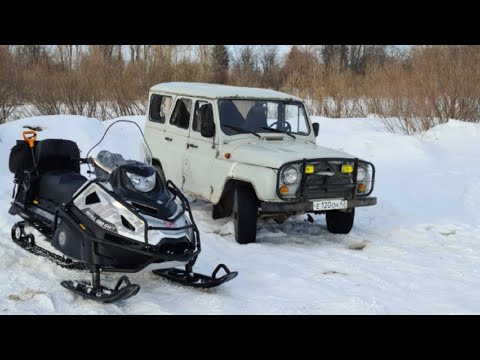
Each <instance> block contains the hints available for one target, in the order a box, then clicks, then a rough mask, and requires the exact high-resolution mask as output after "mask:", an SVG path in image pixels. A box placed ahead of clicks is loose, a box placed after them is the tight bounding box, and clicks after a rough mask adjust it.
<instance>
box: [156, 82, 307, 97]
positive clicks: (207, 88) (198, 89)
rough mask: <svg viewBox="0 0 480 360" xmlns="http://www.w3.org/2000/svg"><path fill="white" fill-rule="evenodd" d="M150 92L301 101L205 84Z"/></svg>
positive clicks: (169, 86)
mask: <svg viewBox="0 0 480 360" xmlns="http://www.w3.org/2000/svg"><path fill="white" fill-rule="evenodd" d="M150 91H152V92H162V93H171V94H178V95H186V96H194V97H203V98H209V99H225V98H237V99H269V100H296V101H302V100H301V99H300V98H298V97H296V96H293V95H289V94H285V93H282V92H279V91H274V90H270V89H260V88H249V87H240V86H228V85H217V84H206V83H187V82H169V83H162V84H158V85H155V86H153V87H152V88H151V89H150Z"/></svg>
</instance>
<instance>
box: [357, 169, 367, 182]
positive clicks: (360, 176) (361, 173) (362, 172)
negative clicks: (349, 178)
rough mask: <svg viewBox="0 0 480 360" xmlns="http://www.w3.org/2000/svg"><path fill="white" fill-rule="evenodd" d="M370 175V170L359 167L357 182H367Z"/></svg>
mask: <svg viewBox="0 0 480 360" xmlns="http://www.w3.org/2000/svg"><path fill="white" fill-rule="evenodd" d="M367 175H368V170H367V168H366V167H364V166H359V167H358V169H357V181H360V182H361V181H365V179H366V178H367Z"/></svg>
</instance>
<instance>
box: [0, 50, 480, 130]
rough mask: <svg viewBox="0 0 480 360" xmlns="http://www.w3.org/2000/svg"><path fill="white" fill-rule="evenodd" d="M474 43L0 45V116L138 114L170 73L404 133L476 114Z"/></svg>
mask: <svg viewBox="0 0 480 360" xmlns="http://www.w3.org/2000/svg"><path fill="white" fill-rule="evenodd" d="M479 60H480V46H449V45H442V46H438V45H437V46H418V45H416V46H386V45H301V46H300V45H295V46H272V45H268V46H266V45H248V46H228V45H92V46H86V45H55V46H53V45H52V46H47V45H15V46H12V45H10V46H8V45H3V46H0V123H2V122H5V121H10V120H15V119H18V118H21V117H24V116H34V115H51V114H74V115H84V116H89V117H93V116H95V117H97V118H99V119H104V120H105V119H111V118H114V117H118V116H126V115H138V114H144V113H145V110H146V106H147V93H148V89H149V88H150V87H151V86H152V85H154V84H157V83H161V82H168V81H194V82H209V83H218V84H230V85H239V86H250V87H266V88H271V89H275V90H280V91H284V92H287V93H291V94H294V95H297V96H299V97H302V98H305V99H306V100H307V104H308V110H309V112H310V114H312V115H317V116H326V117H330V118H348V117H368V116H373V117H378V118H380V119H382V120H383V122H384V123H385V125H386V126H387V128H388V129H390V130H392V131H396V130H400V131H401V132H403V133H405V134H411V133H415V132H418V131H426V130H428V129H429V128H431V127H432V126H435V125H438V124H442V123H446V122H448V119H457V120H461V121H466V122H479V121H480V88H479V87H478V86H477V84H478V82H479V80H480V61H479Z"/></svg>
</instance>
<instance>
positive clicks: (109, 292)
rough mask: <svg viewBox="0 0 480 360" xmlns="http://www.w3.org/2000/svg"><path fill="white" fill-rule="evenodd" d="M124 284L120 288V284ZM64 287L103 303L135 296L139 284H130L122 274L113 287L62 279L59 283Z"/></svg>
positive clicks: (85, 297)
mask: <svg viewBox="0 0 480 360" xmlns="http://www.w3.org/2000/svg"><path fill="white" fill-rule="evenodd" d="M123 283H125V286H124V287H122V288H120V286H122V284H123ZM60 285H62V286H63V287H64V288H65V289H67V290H70V291H71V292H73V293H75V294H77V295H80V296H81V297H83V298H84V299H88V300H94V301H98V302H101V303H104V304H111V303H114V302H117V301H120V300H125V299H128V298H130V297H132V296H135V295H136V294H137V293H138V291H139V290H140V285H138V284H131V283H130V280H128V278H127V277H126V276H122V277H121V278H120V279H119V280H118V282H117V285H115V287H114V288H113V289H109V288H107V287H105V286H100V285H98V286H96V287H93V286H92V285H91V283H90V282H89V281H72V280H67V281H62V282H61V283H60Z"/></svg>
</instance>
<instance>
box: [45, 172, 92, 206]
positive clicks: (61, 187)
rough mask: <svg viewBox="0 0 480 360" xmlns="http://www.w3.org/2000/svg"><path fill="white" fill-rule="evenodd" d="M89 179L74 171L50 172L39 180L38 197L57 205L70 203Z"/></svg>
mask: <svg viewBox="0 0 480 360" xmlns="http://www.w3.org/2000/svg"><path fill="white" fill-rule="evenodd" d="M86 181H87V178H85V177H84V176H82V175H80V174H77V173H76V172H73V171H62V170H56V171H50V172H48V173H46V174H43V175H42V176H41V177H40V179H39V180H38V184H37V195H38V196H39V197H40V198H42V199H45V200H49V201H53V202H54V203H56V204H62V203H65V204H66V203H68V202H69V201H70V200H72V197H73V194H75V192H76V191H77V190H78V189H79V188H80V187H81V186H82V185H83V184H84V183H85V182H86Z"/></svg>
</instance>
